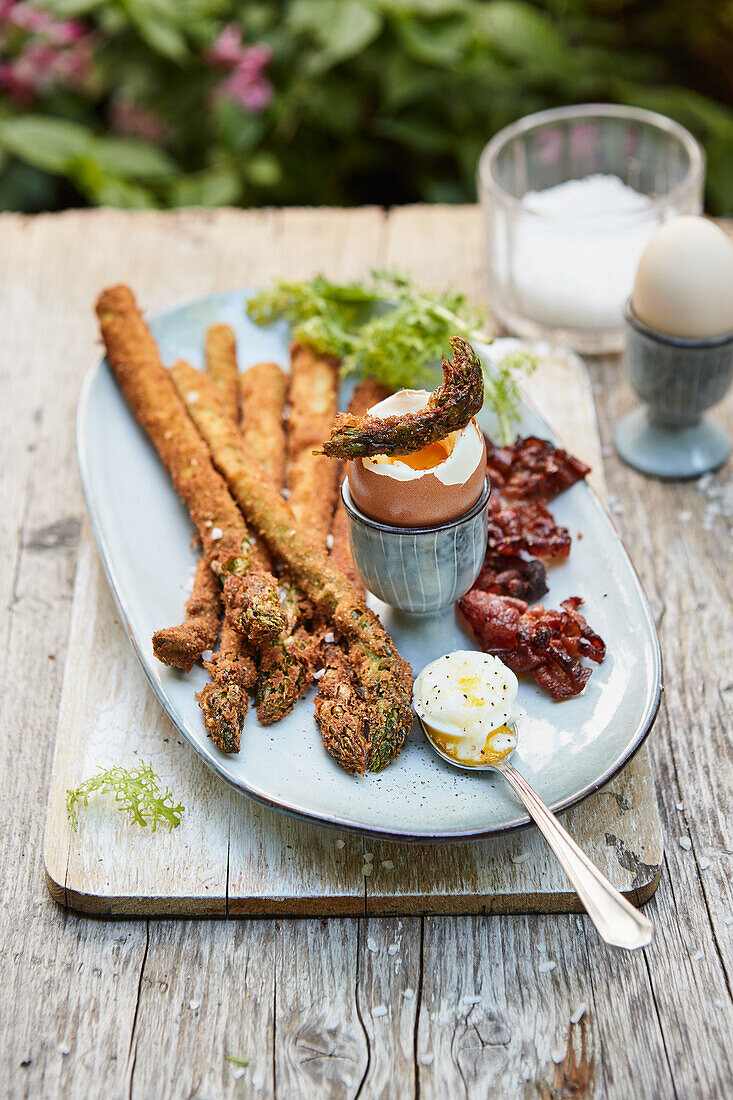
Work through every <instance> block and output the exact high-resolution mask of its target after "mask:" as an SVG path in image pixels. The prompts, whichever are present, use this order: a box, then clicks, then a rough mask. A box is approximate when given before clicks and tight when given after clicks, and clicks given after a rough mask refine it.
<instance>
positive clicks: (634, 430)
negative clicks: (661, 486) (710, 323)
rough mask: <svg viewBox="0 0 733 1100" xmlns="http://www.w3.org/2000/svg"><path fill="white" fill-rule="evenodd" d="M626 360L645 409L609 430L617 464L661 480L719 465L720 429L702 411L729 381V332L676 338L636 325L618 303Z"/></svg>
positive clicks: (732, 342)
mask: <svg viewBox="0 0 733 1100" xmlns="http://www.w3.org/2000/svg"><path fill="white" fill-rule="evenodd" d="M624 320H625V321H626V336H627V339H626V365H627V369H628V372H629V378H630V381H631V385H632V386H633V388H634V391H635V392H636V393H637V395H638V396H639V397H640V398H641V399H642V401H644V402H645V405H646V407H642V408H638V409H634V410H633V411H632V412H630V413H628V415H627V416H625V417H624V418H623V420H621V421H619V424H618V426H617V428H616V434H615V437H614V442H615V444H616V450H617V451H618V453H619V455H620V457H621V458H622V459H623V460H624V462H626V463H628V465H629V466H633V467H634V469H636V470H640V471H641V472H642V473H644V474H652V475H654V476H655V477H661V478H691V477H699V476H700V475H701V474H704V473H707V472H708V470H716V469H717V468H718V467H719V466H722V465H723V463H724V462H725V460H726V459H727V458H728V456H729V454H730V452H731V443H730V439H729V438H728V435H727V434H726V432H725V431H723V429H722V428H721V427H720V426H719V425H717V424H712V423H710V421H707V420H703V418H702V414H703V413H704V412H705V411H706V410H707V409H710V408H712V406H713V405H717V404H718V402H719V401H721V400H722V399H723V397H725V394H726V393H727V392H728V389H729V388H730V384H731V380H732V379H733V332H729V333H726V334H724V335H723V336H717V337H713V338H711V339H709V340H684V339H682V338H680V337H677V336H666V335H665V334H664V333H661V332H657V331H656V330H654V329H651V328H649V327H648V326H647V325H644V324H643V323H642V322H641V321H640V320H639V318H638V317H637V316H636V314H635V313H634V311H633V309H632V308H631V302H630V301H629V302H627V303H626V309H625V311H624Z"/></svg>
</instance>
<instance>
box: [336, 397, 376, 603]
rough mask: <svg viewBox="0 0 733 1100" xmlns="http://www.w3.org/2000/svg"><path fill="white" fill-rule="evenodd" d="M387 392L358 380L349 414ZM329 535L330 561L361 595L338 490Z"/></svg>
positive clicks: (343, 474) (358, 413)
mask: <svg viewBox="0 0 733 1100" xmlns="http://www.w3.org/2000/svg"><path fill="white" fill-rule="evenodd" d="M388 394H389V390H386V389H385V388H384V386H380V384H379V382H375V381H374V380H373V379H371V378H369V379H367V380H366V381H364V382H360V383H359V385H358V386H357V387H356V389H355V390H354V395H353V397H352V398H351V401H350V402H349V414H350V415H351V416H364V415H365V413H366V412H367V411H368V410H369V409H371V407H372V406H373V405H376V404H378V402H380V401H383V400H384V398H385V397H387V395H388ZM346 470H347V465H346V463H345V462H344V463H342V464H341V479H340V484H343V481H344V478H345V477H346ZM331 536H332V537H331V561H332V562H333V563H334V564H335V565H337V566H338V567H339V569H340V570H341V572H342V573H345V574H346V576H347V577H348V578H349V580H350V581H351V582H352V584H353V585H354V586H355V587H356V588H357V589H358V590H359V591H360V592H361V594H362V595H363V594H364V591H365V589H364V582H363V581H362V579H361V577H360V576H359V574H358V573H357V571H356V567H355V565H354V561H353V559H352V557H351V548H350V547H349V525H348V517H347V515H346V509H345V508H344V505H343V502H342V500H341V493H340V492H339V493H338V496H337V497H336V511H335V512H334V514H333V525H332V528H331Z"/></svg>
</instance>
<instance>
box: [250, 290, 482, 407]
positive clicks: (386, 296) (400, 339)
mask: <svg viewBox="0 0 733 1100" xmlns="http://www.w3.org/2000/svg"><path fill="white" fill-rule="evenodd" d="M247 312H248V314H249V316H250V317H251V318H252V319H253V320H254V321H256V323H257V324H259V325H268V324H271V323H272V322H273V321H277V320H279V319H281V318H283V319H285V320H286V321H289V322H290V324H291V325H292V328H293V336H294V338H295V339H296V340H301V341H302V342H303V343H306V344H309V345H310V346H311V347H313V348H315V349H316V351H318V352H320V353H321V354H322V355H334V356H337V357H338V358H339V359H340V360H341V372H342V374H343V375H348V374H352V373H354V372H355V371H360V372H361V373H362V374H363V375H364V376H365V377H368V378H375V379H376V380H377V381H378V382H381V383H382V385H383V386H386V387H387V388H388V389H392V390H396V389H400V388H401V387H403V386H415V385H417V384H422V383H431V382H433V381H434V380H435V376H436V373H437V368H438V366H439V364H440V361H441V360H442V358H443V356H444V355H445V354H446V352H447V350H448V340H449V339H450V337H451V336H463V337H465V338H466V339H467V340H483V341H484V342H485V343H488V342H490V341H491V336H490V335H488V334H487V333H486V332H482V331H481V326H482V325H485V323H486V317H485V314H484V313H483V312H482V311H481V310H479V309H477V308H476V307H475V306H473V305H471V303H470V302H469V301H468V299H467V298H466V296H465V295H464V294H459V293H458V292H457V291H454V290H446V291H428V290H421V289H419V288H418V287H416V286H415V285H414V283H412V282H411V281H410V279H408V278H406V277H405V276H404V275H398V274H394V273H390V272H383V271H373V272H372V277H371V280H369V281H366V282H363V283H348V284H345V285H341V284H339V283H332V282H329V281H328V280H327V279H325V278H324V277H323V276H322V275H318V276H317V277H316V278H315V279H312V280H310V281H309V282H302V283H297V282H288V281H285V280H281V281H280V282H278V283H276V285H275V286H274V287H273V288H272V289H270V290H262V291H260V292H259V293H258V294H255V295H253V297H252V298H250V299H249V301H248V302H247Z"/></svg>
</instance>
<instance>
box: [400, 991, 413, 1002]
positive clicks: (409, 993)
mask: <svg viewBox="0 0 733 1100" xmlns="http://www.w3.org/2000/svg"><path fill="white" fill-rule="evenodd" d="M402 996H403V997H404V998H405V1000H406V1001H412V1000H414V997H415V990H414V989H406V990H405V991H404V992H403V994H402Z"/></svg>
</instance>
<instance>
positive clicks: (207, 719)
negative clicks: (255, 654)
mask: <svg viewBox="0 0 733 1100" xmlns="http://www.w3.org/2000/svg"><path fill="white" fill-rule="evenodd" d="M204 667H205V668H206V671H207V672H208V673H209V675H210V676H211V682H210V683H208V684H207V685H206V686H205V687H204V688H203V689H202V690H201V691H200V692H199V693H198V694H197V696H196V698H197V699H198V703H199V706H200V707H201V712H202V714H203V718H204V726H205V727H206V731H207V733H209V735H210V736H211V740H212V741H213V742H214V744H215V745H216V747H217V748H218V749H220V750H221V751H222V752H228V753H236V752H239V749H240V746H241V740H242V737H241V735H242V726H243V725H244V719H245V717H246V714H247V708H248V706H249V698H248V695H247V692H248V691H249V690H250V689H251V688H252V687H254V683H255V680H256V678H257V672H256V669H255V665H254V661H253V660H252V658H251V656H250V655H249V653H248V651H247V643H246V642H245V640H244V638H243V637H242V635H241V634H240V633H239V631H237V630H235V629H234V628H233V627H232V625H231V623H230V622H229V621H228V620H227V619H225V620H224V623H223V625H222V628H221V643H220V646H219V652H218V653H217V654H216V655H215V656H214V657H213V658H212V659H211V661H208V662H207V663H206V664H205V666H204Z"/></svg>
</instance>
